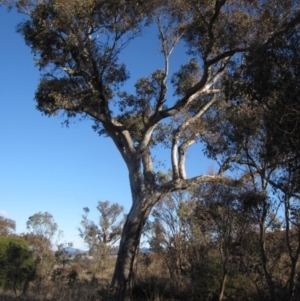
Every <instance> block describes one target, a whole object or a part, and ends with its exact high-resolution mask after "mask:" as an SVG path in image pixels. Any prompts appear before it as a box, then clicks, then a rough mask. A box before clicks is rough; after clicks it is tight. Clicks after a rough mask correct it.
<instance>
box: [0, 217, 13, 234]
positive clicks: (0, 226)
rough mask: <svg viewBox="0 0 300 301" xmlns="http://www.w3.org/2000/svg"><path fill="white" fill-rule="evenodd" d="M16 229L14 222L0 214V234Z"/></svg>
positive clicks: (9, 232)
mask: <svg viewBox="0 0 300 301" xmlns="http://www.w3.org/2000/svg"><path fill="white" fill-rule="evenodd" d="M15 230H16V222H15V221H13V220H11V219H9V218H5V217H3V216H1V215H0V236H8V235H10V234H12V233H14V232H15Z"/></svg>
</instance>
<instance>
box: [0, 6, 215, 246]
mask: <svg viewBox="0 0 300 301" xmlns="http://www.w3.org/2000/svg"><path fill="white" fill-rule="evenodd" d="M23 18H24V17H23V16H22V15H19V14H17V13H16V12H14V11H12V12H10V13H7V11H6V10H5V9H4V8H3V7H0V45H1V47H0V60H1V68H0V86H1V89H0V103H1V110H0V214H1V215H4V216H5V217H7V218H11V219H13V220H15V221H16V224H17V233H21V232H25V231H26V221H27V219H28V217H29V216H31V215H33V214H34V213H37V212H39V211H41V212H45V211H48V212H50V213H51V214H52V215H53V217H54V219H55V221H56V222H57V224H58V226H59V228H60V229H61V230H62V231H63V232H64V237H63V239H62V242H63V241H67V242H69V241H71V242H73V243H74V245H75V247H80V248H84V247H85V245H84V243H83V242H82V240H81V238H80V237H79V236H78V230H77V228H78V226H79V224H80V219H81V215H82V212H83V210H82V208H83V207H86V206H87V207H89V208H90V209H91V214H90V216H91V218H92V219H94V220H95V221H96V220H97V212H96V205H97V201H98V200H103V201H104V200H109V201H111V202H117V203H119V204H121V205H123V206H124V207H125V209H126V211H128V210H129V208H130V205H131V194H130V190H129V181H128V173H127V170H126V166H125V164H124V163H123V161H122V158H121V156H120V155H119V153H118V152H117V150H116V149H115V147H114V145H113V143H112V142H111V141H110V140H109V139H107V138H102V137H99V136H98V135H97V134H96V133H94V132H93V130H92V129H91V123H90V122H89V121H81V122H76V123H74V124H71V125H70V127H69V128H66V127H64V126H62V122H63V121H64V119H63V117H61V116H58V117H52V118H48V117H45V116H42V115H41V113H40V112H39V111H37V110H36V109H35V101H34V92H35V89H36V87H37V85H38V81H39V72H38V68H35V67H34V63H33V55H32V54H31V52H30V49H29V48H28V47H27V46H26V45H25V43H24V41H23V38H22V36H21V35H20V34H18V33H16V26H17V24H18V22H20V21H22V19H23ZM155 37H156V34H155V33H154V32H152V31H151V29H148V33H147V35H145V36H144V37H143V38H141V39H140V40H137V41H136V42H134V43H133V44H132V45H130V46H129V47H128V48H127V49H126V50H125V52H124V55H123V57H122V58H123V59H124V62H125V63H127V64H128V66H129V67H128V68H129V71H130V74H131V76H132V78H133V79H134V78H138V77H140V76H143V75H144V76H146V75H148V74H150V73H151V72H153V71H154V70H155V69H156V68H159V67H161V66H162V65H161V64H160V63H161V62H162V57H161V55H160V53H159V51H158V49H159V44H158V41H157V39H156V38H155ZM183 57H184V54H183V53H181V52H179V51H175V53H174V56H173V58H172V62H173V63H174V65H175V66H176V68H178V66H179V65H180V63H182V62H183ZM133 83H134V81H133V80H130V81H129V82H128V84H127V86H125V88H128V90H129V91H130V89H131V87H132V84H133ZM155 155H156V156H157V157H160V158H159V159H160V160H162V161H163V162H164V163H165V164H166V166H168V165H169V152H165V151H164V150H163V149H160V150H158V151H156V154H155ZM209 164H210V163H209V162H208V161H207V160H206V159H205V158H204V157H203V155H202V153H201V150H200V148H199V147H193V148H192V149H191V151H190V152H189V154H188V165H187V172H188V175H196V174H199V173H201V172H202V173H203V172H206V171H207V169H208V166H209Z"/></svg>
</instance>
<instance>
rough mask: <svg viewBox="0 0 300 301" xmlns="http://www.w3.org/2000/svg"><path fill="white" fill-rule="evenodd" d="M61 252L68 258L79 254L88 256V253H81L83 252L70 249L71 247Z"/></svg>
mask: <svg viewBox="0 0 300 301" xmlns="http://www.w3.org/2000/svg"><path fill="white" fill-rule="evenodd" d="M63 252H64V253H65V254H67V255H69V256H74V255H77V254H80V255H88V254H89V251H83V250H80V249H76V248H72V247H66V248H63Z"/></svg>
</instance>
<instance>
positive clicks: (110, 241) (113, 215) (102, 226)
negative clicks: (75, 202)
mask: <svg viewBox="0 0 300 301" xmlns="http://www.w3.org/2000/svg"><path fill="white" fill-rule="evenodd" d="M97 209H98V211H99V213H100V217H99V222H98V223H95V222H93V221H92V220H90V219H89V218H88V214H89V212H90V209H89V208H87V207H85V208H83V211H84V214H83V215H82V219H81V226H82V227H81V228H79V229H78V230H79V235H80V237H81V238H83V240H84V241H85V243H87V244H88V246H89V248H90V253H91V254H92V255H93V256H95V259H96V260H99V259H100V260H101V261H102V262H101V265H102V267H103V266H104V267H105V261H106V260H107V259H108V258H107V257H108V255H109V253H110V250H111V249H112V247H113V246H114V245H115V244H116V242H117V241H118V240H119V239H120V238H121V234H122V226H123V224H124V218H123V219H122V218H121V219H120V215H121V213H122V212H123V210H124V208H123V206H120V205H119V204H117V203H114V204H111V203H110V202H109V201H105V202H103V201H99V202H98V206H97ZM98 264H99V263H98Z"/></svg>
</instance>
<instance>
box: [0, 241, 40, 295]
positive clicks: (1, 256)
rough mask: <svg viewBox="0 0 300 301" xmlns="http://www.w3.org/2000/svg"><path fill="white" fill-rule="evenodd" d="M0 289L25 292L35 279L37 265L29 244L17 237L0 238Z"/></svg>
mask: <svg viewBox="0 0 300 301" xmlns="http://www.w3.org/2000/svg"><path fill="white" fill-rule="evenodd" d="M0 266H1V269H0V287H2V288H4V289H13V290H14V292H15V294H16V293H17V290H22V291H25V289H26V287H27V285H28V283H29V281H31V280H33V279H34V275H35V265H34V262H33V257H32V252H31V251H30V250H29V247H28V244H27V243H26V242H25V241H24V240H23V239H21V238H17V237H0Z"/></svg>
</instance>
